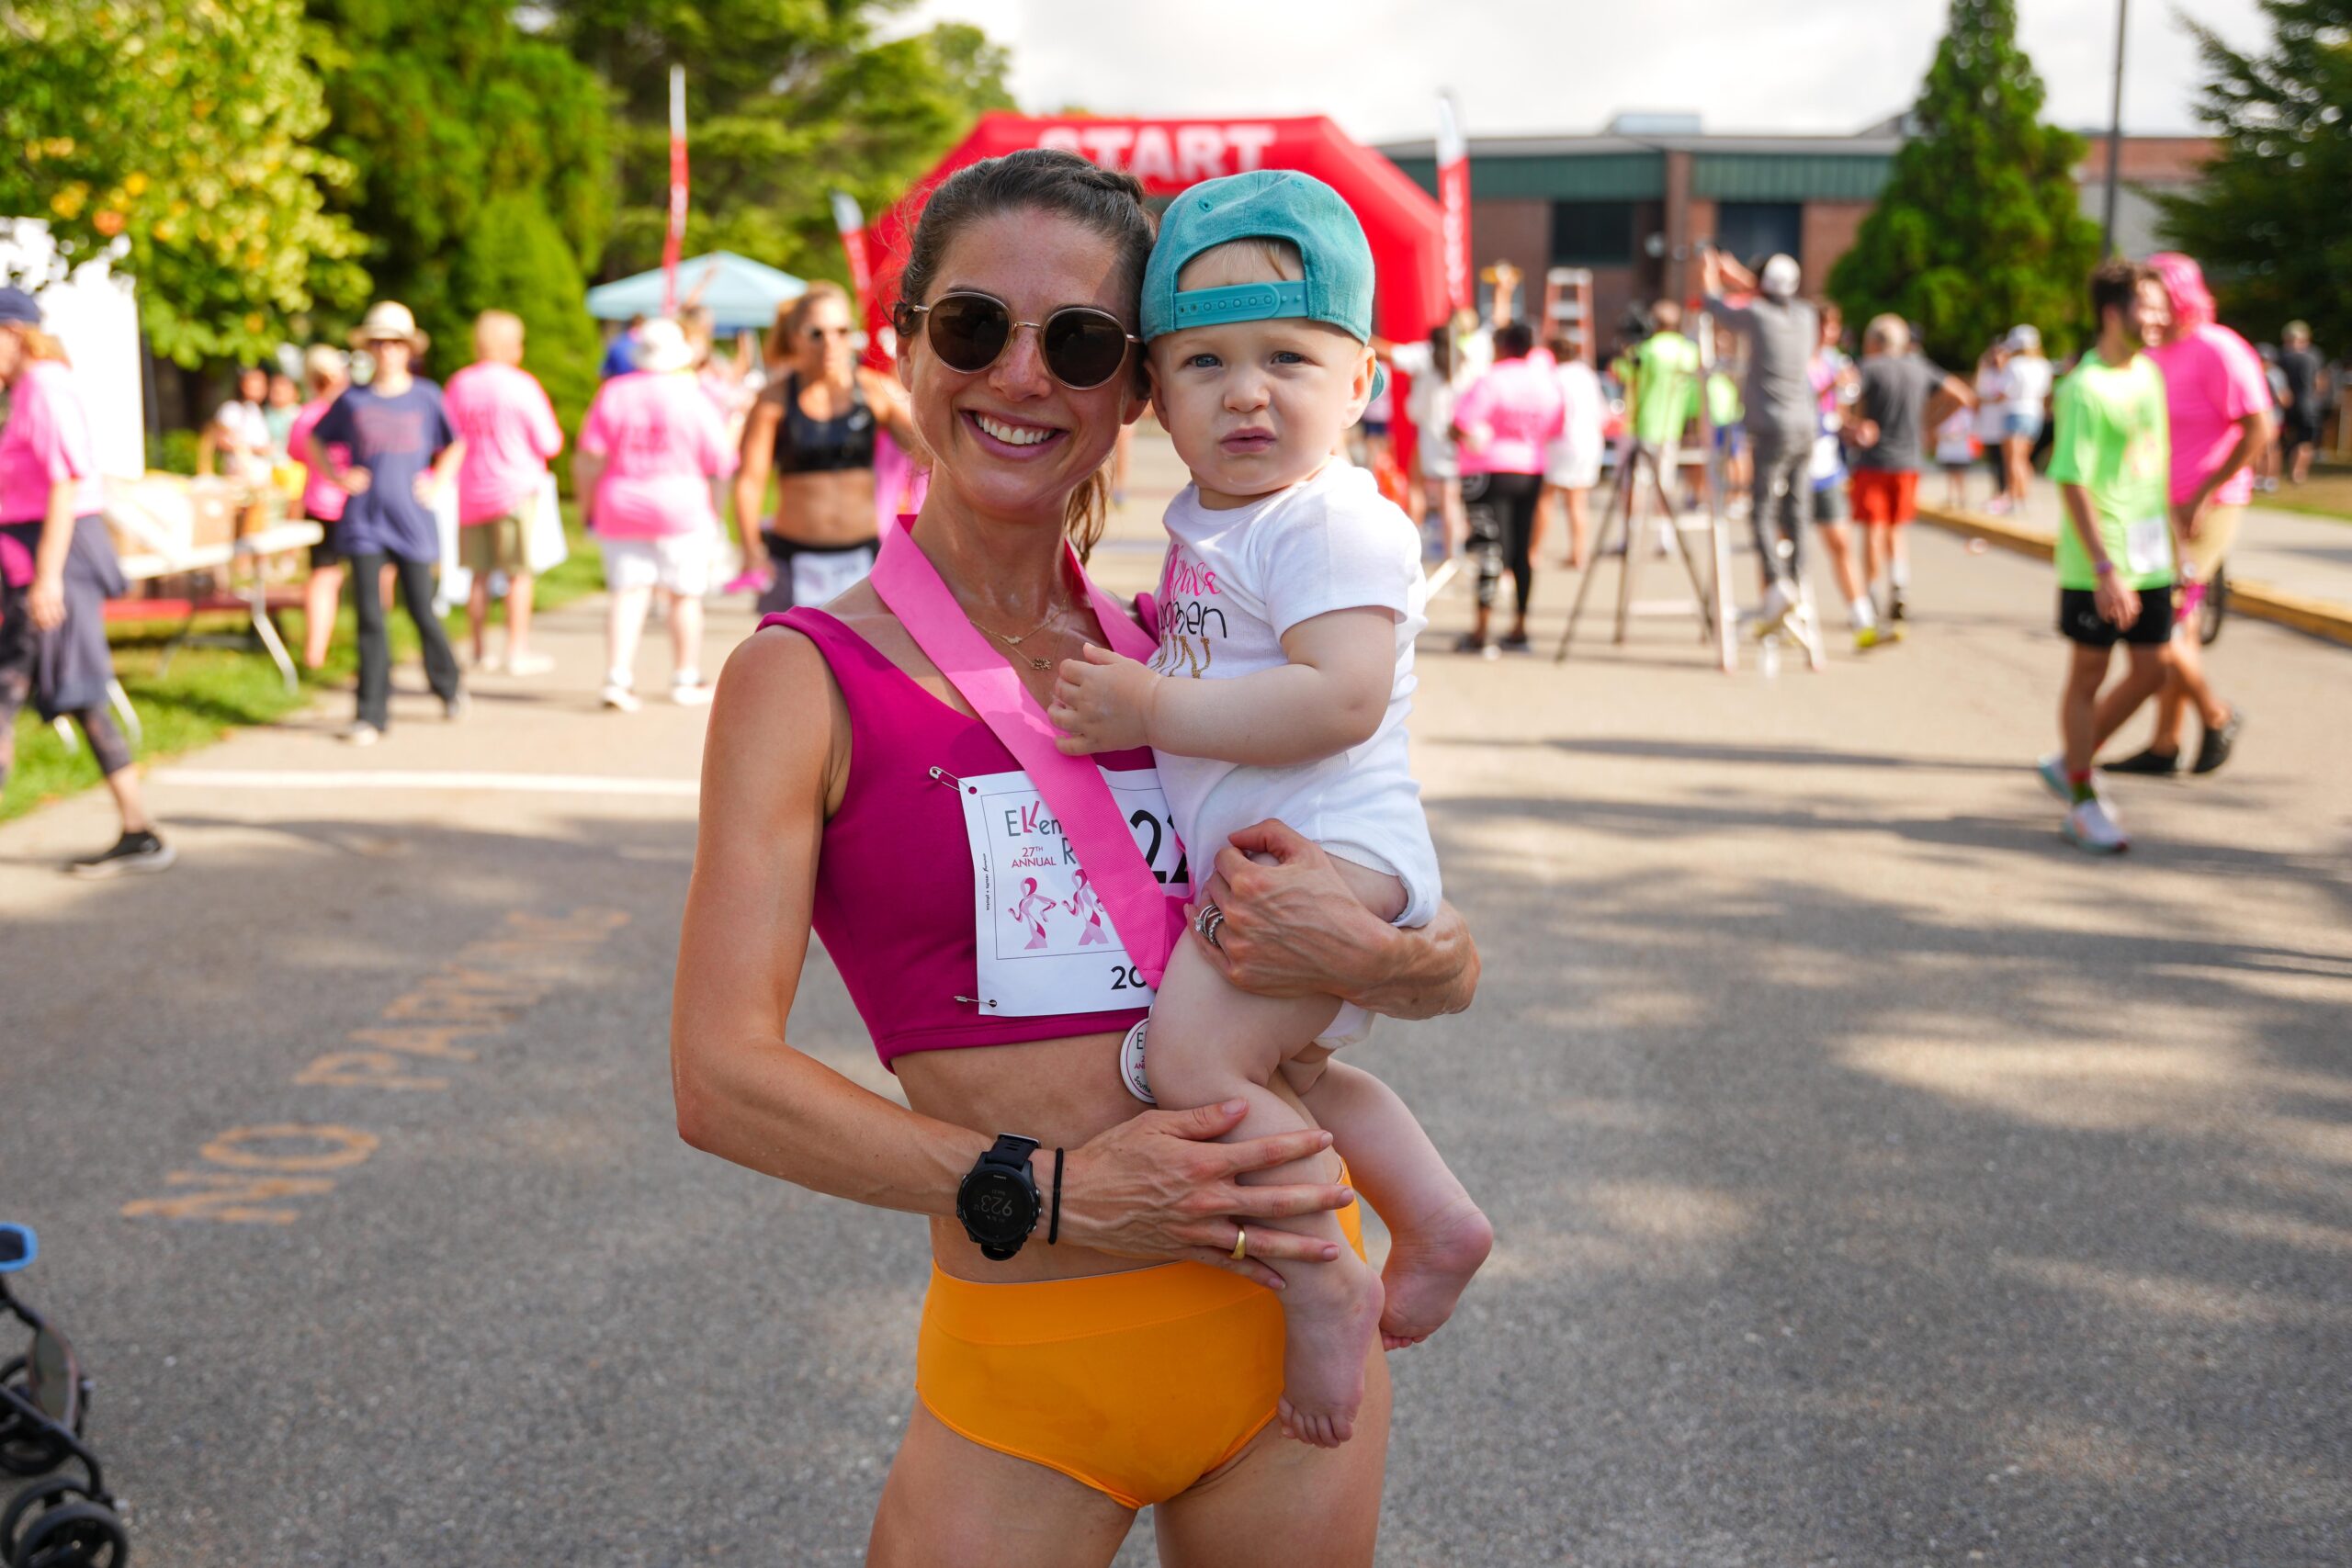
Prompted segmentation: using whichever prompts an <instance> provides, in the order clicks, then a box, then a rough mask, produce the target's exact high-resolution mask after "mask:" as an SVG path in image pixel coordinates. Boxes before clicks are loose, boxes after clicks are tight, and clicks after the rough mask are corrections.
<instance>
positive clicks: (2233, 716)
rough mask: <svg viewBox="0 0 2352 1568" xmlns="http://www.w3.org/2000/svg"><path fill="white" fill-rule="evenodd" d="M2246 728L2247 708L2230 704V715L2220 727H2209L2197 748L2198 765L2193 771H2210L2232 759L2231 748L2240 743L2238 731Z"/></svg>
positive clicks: (2214, 770)
mask: <svg viewBox="0 0 2352 1568" xmlns="http://www.w3.org/2000/svg"><path fill="white" fill-rule="evenodd" d="M2244 728H2245V709H2244V708H2242V707H2240V706H2238V705H2237V704H2235V703H2232V704H2231V705H2230V716H2229V717H2228V718H2226V719H2224V720H2223V721H2222V728H2219V729H2209V730H2207V731H2206V732H2205V739H2204V740H2203V742H2202V743H2200V744H2199V746H2198V748H2197V765H2196V766H2195V767H2193V768H2191V769H2189V770H2188V771H2189V772H2190V773H2213V772H2216V771H2217V770H2219V769H2220V767H2221V765H2222V763H2224V762H2226V761H2229V760H2230V749H2231V748H2232V747H2233V746H2235V745H2236V744H2237V743H2238V731H2239V730H2241V729H2244Z"/></svg>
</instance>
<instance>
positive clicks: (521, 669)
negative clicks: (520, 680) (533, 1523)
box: [506, 653, 555, 675]
mask: <svg viewBox="0 0 2352 1568" xmlns="http://www.w3.org/2000/svg"><path fill="white" fill-rule="evenodd" d="M554 668H555V660H554V659H553V658H551V657H550V656H548V655H547V654H544V653H510V654H508V655H507V656H506V672H507V673H508V674H509V675H544V674H546V673H547V672H548V671H550V670H553V669H554Z"/></svg>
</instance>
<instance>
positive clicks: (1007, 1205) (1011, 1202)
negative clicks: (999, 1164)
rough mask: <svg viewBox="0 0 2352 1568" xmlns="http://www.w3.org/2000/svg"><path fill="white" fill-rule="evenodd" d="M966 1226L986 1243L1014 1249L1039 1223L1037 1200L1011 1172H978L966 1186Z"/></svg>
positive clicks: (964, 1217)
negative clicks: (1008, 1246) (1014, 1245)
mask: <svg viewBox="0 0 2352 1568" xmlns="http://www.w3.org/2000/svg"><path fill="white" fill-rule="evenodd" d="M960 1207H961V1208H962V1211H963V1219H964V1224H966V1225H967V1227H968V1228H969V1229H970V1230H971V1231H972V1232H973V1233H974V1234H975V1235H978V1236H980V1237H981V1238H982V1240H984V1241H988V1242H994V1243H998V1244H1000V1245H1010V1244H1011V1243H1012V1242H1016V1241H1019V1240H1020V1239H1021V1238H1022V1237H1023V1236H1025V1235H1028V1234H1029V1232H1030V1230H1031V1228H1032V1227H1033V1226H1035V1224H1036V1223H1037V1197H1036V1194H1035V1192H1033V1191H1031V1190H1030V1189H1029V1187H1028V1186H1027V1184H1026V1183H1024V1182H1023V1181H1022V1180H1021V1179H1020V1178H1019V1177H1017V1176H1014V1175H1013V1174H1012V1172H1010V1171H1004V1170H986V1169H983V1170H977V1171H974V1172H973V1173H972V1174H971V1175H970V1176H969V1177H967V1178H966V1179H965V1182H964V1201H963V1202H962V1204H961V1205H960Z"/></svg>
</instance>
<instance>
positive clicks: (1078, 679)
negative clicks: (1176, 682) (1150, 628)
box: [1046, 643, 1159, 757]
mask: <svg viewBox="0 0 2352 1568" xmlns="http://www.w3.org/2000/svg"><path fill="white" fill-rule="evenodd" d="M1158 680H1159V676H1157V675H1155V674H1153V673H1152V672H1151V671H1150V669H1149V668H1148V666H1145V665H1142V664H1138V663H1136V661H1135V660H1132V659H1129V658H1126V657H1125V656H1124V655H1122V654H1118V653H1114V652H1113V651H1112V650H1111V649H1107V648H1097V647H1095V646H1094V645H1093V644H1092V643H1089V644H1087V647H1086V657H1085V658H1083V659H1065V660H1062V667H1061V672H1060V676H1059V678H1058V679H1057V680H1056V681H1055V682H1054V701H1053V705H1052V706H1050V707H1048V708H1047V709H1046V717H1047V718H1050V719H1052V720H1053V721H1054V728H1057V729H1059V730H1061V731H1062V732H1063V733H1062V734H1061V735H1060V736H1059V737H1058V738H1057V739H1056V740H1055V742H1054V744H1056V745H1057V746H1059V747H1060V748H1061V749H1062V752H1063V754H1064V755H1066V756H1071V757H1086V756H1091V755H1093V754H1094V753H1096V752H1101V751H1126V750H1133V749H1135V748H1136V747H1138V746H1143V745H1148V744H1149V742H1148V741H1147V740H1146V739H1144V729H1145V728H1146V721H1147V720H1148V717H1149V716H1150V714H1151V698H1152V685H1153V682H1157V681H1158Z"/></svg>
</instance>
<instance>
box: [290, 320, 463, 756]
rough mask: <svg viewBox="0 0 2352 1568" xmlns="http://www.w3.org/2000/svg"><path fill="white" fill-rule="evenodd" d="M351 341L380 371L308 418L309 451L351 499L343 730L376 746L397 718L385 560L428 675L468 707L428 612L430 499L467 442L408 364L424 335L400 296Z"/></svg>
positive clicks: (342, 544)
mask: <svg viewBox="0 0 2352 1568" xmlns="http://www.w3.org/2000/svg"><path fill="white" fill-rule="evenodd" d="M352 340H353V342H354V343H355V344H358V345H359V346H361V347H363V348H365V349H367V350H368V353H369V354H370V355H372V356H373V358H374V359H375V361H376V375H375V378H374V379H372V380H371V381H369V382H368V385H366V386H364V387H352V388H349V389H346V390H345V392H344V393H343V395H342V396H340V397H338V398H336V399H335V400H334V404H333V405H332V406H331V407H329V408H328V410H327V412H325V413H324V414H322V415H321V416H320V418H319V422H318V423H317V424H315V425H313V426H311V450H310V453H309V454H308V459H307V460H308V461H309V462H310V463H311V465H312V466H313V468H312V471H313V472H323V473H324V474H325V475H326V476H327V478H328V479H329V480H330V481H331V482H332V483H333V484H334V486H335V488H336V489H338V490H340V491H343V492H344V494H345V497H346V498H347V499H346V500H345V502H344V509H343V516H342V519H341V521H340V523H339V524H338V525H337V528H336V534H337V539H336V545H337V547H338V548H339V549H341V550H342V551H343V553H344V554H345V556H347V557H348V558H350V561H351V586H352V597H353V599H354V600H355V601H356V603H357V604H358V608H359V711H358V714H357V716H356V717H354V718H353V720H352V722H351V725H350V727H349V728H346V729H345V730H344V732H343V738H344V739H345V740H348V741H350V742H351V743H353V744H354V745H358V746H366V745H372V744H373V743H374V742H375V741H376V740H378V739H380V738H381V737H382V735H383V733H384V730H385V728H387V727H388V726H389V725H390V722H391V690H392V668H391V667H392V656H391V643H390V637H389V636H388V635H387V633H386V630H385V622H384V600H383V592H382V575H383V574H382V569H383V567H384V565H385V563H386V562H387V561H389V562H390V564H391V565H392V567H393V568H394V569H395V570H397V572H398V574H399V577H400V593H401V604H403V605H405V606H406V607H407V609H408V615H409V619H410V620H412V621H413V622H415V623H416V636H417V641H418V642H419V644H421V645H422V647H423V650H424V674H425V679H426V680H427V681H429V682H431V683H432V686H433V694H434V695H435V696H437V697H439V698H440V699H441V707H442V711H443V712H444V713H445V714H446V715H447V716H448V717H450V718H451V719H456V718H458V717H460V716H463V715H464V713H465V711H466V693H465V688H464V686H463V685H461V684H460V683H459V682H458V657H457V655H456V654H455V653H453V652H451V651H450V649H449V638H448V637H447V635H446V634H445V633H444V632H443V631H442V629H441V618H440V617H439V616H438V615H435V614H434V613H433V569H434V565H435V563H436V562H437V561H439V559H440V558H441V536H440V530H439V528H438V527H437V526H436V525H435V522H434V515H433V513H434V508H435V506H437V505H438V504H440V502H441V501H442V499H443V498H444V497H445V496H447V495H449V494H451V493H452V487H453V486H454V485H455V484H456V483H457V474H458V464H460V463H461V462H463V461H464V460H465V453H466V444H465V443H464V442H463V441H460V440H459V439H458V433H457V430H456V428H455V427H454V426H453V425H451V424H450V423H449V411H448V409H447V407H446V406H445V405H444V404H443V402H442V400H441V389H440V388H439V387H437V386H435V385H434V384H433V383H432V382H430V381H427V380H424V379H423V378H420V377H417V376H413V375H412V374H411V373H410V366H411V365H412V364H413V362H414V360H415V358H416V356H417V355H420V354H422V353H423V352H424V346H425V344H426V341H427V340H426V338H425V336H424V333H421V332H419V331H417V329H416V318H415V317H414V316H413V315H411V314H410V313H409V309H408V307H407V306H405V305H402V304H401V303H400V302H398V301H397V300H392V299H380V300H378V301H377V302H376V303H375V304H373V305H371V306H369V307H368V314H367V317H366V319H365V320H363V321H361V322H360V324H359V330H358V331H357V332H356V333H353V334H352Z"/></svg>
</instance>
